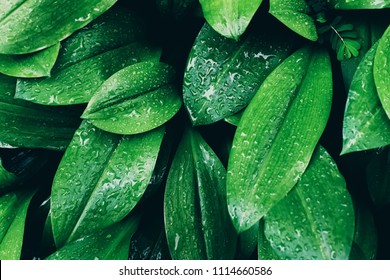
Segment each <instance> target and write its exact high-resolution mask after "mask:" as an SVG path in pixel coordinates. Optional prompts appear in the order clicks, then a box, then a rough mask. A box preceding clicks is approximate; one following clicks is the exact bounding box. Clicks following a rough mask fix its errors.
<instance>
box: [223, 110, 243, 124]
mask: <svg viewBox="0 0 390 280" xmlns="http://www.w3.org/2000/svg"><path fill="white" fill-rule="evenodd" d="M243 114H244V110H242V111H240V112H238V113H237V114H234V115H231V116H229V117H226V118H225V121H226V122H227V123H230V124H231V125H234V126H238V124H239V123H240V120H241V117H242V115H243Z"/></svg>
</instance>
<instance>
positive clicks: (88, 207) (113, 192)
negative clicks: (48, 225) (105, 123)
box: [51, 121, 164, 248]
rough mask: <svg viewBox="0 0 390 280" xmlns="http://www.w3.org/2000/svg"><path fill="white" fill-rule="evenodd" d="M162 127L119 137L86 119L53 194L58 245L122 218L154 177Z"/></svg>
mask: <svg viewBox="0 0 390 280" xmlns="http://www.w3.org/2000/svg"><path fill="white" fill-rule="evenodd" d="M163 136H164V129H162V128H161V129H158V130H154V131H151V132H148V133H144V134H139V135H133V136H119V135H114V134H110V133H107V132H104V131H101V130H99V129H97V128H95V127H94V126H93V125H92V124H90V123H89V122H87V121H84V122H83V123H82V124H81V126H80V128H79V129H78V130H77V131H76V133H75V135H74V137H73V139H72V142H71V143H70V144H69V147H68V148H67V150H66V151H65V154H64V157H63V158H62V160H61V163H60V166H59V167H58V170H57V173H56V175H55V178H54V182H53V187H52V196H51V211H52V212H51V213H52V225H53V233H54V239H55V242H56V245H57V247H58V248H60V247H61V246H62V245H64V243H66V242H69V241H74V240H76V239H78V238H81V237H83V236H85V235H88V234H90V233H92V232H95V231H97V230H100V229H102V228H104V227H107V226H110V225H112V224H114V223H116V222H118V221H120V220H121V219H123V218H124V217H125V216H126V215H127V214H128V213H129V212H130V211H131V210H132V209H133V208H134V206H135V205H136V204H137V203H138V201H139V200H140V199H141V197H142V195H143V193H144V192H145V189H146V187H147V186H148V184H149V181H150V179H151V177H152V173H153V170H154V166H155V164H156V160H157V156H158V153H159V149H160V145H161V142H162V139H163Z"/></svg>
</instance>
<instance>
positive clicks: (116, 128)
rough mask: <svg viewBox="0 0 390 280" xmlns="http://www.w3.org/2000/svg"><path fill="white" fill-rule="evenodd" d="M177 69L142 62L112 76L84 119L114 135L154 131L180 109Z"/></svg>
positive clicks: (85, 113) (86, 110) (95, 98)
mask: <svg viewBox="0 0 390 280" xmlns="http://www.w3.org/2000/svg"><path fill="white" fill-rule="evenodd" d="M175 80H176V73H175V71H174V69H173V68H172V67H171V66H169V65H167V64H164V63H153V62H142V63H137V64H135V65H132V66H129V67H126V68H124V69H122V70H121V71H119V72H117V73H115V74H114V75H112V76H111V77H110V78H109V79H108V80H106V81H105V82H104V83H103V85H102V86H101V87H100V88H99V89H98V90H97V92H96V93H95V94H94V95H93V97H92V98H91V100H90V102H89V103H88V107H87V108H86V109H85V111H84V113H83V115H82V118H84V119H88V120H90V121H91V122H92V124H93V125H95V126H96V127H98V128H100V129H103V130H105V131H108V132H111V133H118V134H136V133H142V132H145V131H149V130H151V129H154V128H156V127H158V126H160V125H162V124H164V123H165V122H167V121H168V120H169V119H170V118H172V117H173V116H174V115H175V114H176V113H177V111H179V109H180V107H181V98H180V96H179V94H178V90H177V88H176V85H175Z"/></svg>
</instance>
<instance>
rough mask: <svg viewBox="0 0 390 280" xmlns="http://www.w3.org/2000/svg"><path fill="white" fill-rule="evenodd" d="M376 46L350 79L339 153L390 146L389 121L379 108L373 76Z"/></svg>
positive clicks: (380, 107)
mask: <svg viewBox="0 0 390 280" xmlns="http://www.w3.org/2000/svg"><path fill="white" fill-rule="evenodd" d="M377 47H378V43H376V44H375V45H374V46H373V47H372V48H371V49H370V50H369V51H368V52H367V54H366V55H365V57H364V58H363V60H362V61H361V63H360V64H359V67H358V68H357V70H356V73H355V75H354V77H353V80H352V83H351V87H350V90H349V93H348V99H347V104H346V108H345V113H344V123H343V150H342V152H341V154H347V153H350V152H355V151H364V150H368V149H374V148H378V147H383V146H386V145H388V144H390V120H389V118H388V117H387V116H386V113H385V111H384V110H383V107H382V106H381V103H380V100H379V98H378V94H377V91H376V88H375V83H374V76H373V61H374V57H375V53H376V52H377Z"/></svg>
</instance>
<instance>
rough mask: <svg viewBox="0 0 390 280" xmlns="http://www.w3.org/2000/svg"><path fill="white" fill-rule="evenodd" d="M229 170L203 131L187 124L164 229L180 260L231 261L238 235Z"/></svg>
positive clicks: (168, 196) (167, 194) (173, 168)
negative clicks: (228, 189)
mask: <svg viewBox="0 0 390 280" xmlns="http://www.w3.org/2000/svg"><path fill="white" fill-rule="evenodd" d="M225 176H226V170H225V168H224V167H223V165H222V163H221V162H220V160H219V159H218V157H217V156H216V155H215V153H214V152H213V151H212V150H211V148H210V147H209V146H208V145H207V144H206V142H205V141H204V140H203V138H202V137H201V136H200V134H199V133H198V132H196V131H194V130H192V129H190V128H188V129H187V130H186V132H185V134H184V136H183V139H182V140H181V142H180V145H179V147H178V150H177V152H176V155H175V157H174V160H173V163H172V166H171V169H170V171H169V175H168V179H167V185H166V189H165V196H164V216H165V230H166V235H167V240H168V246H169V249H170V252H171V256H172V258H173V259H176V260H188V259H190V260H192V259H212V260H216V259H232V258H233V257H234V253H235V243H236V234H235V232H234V229H233V226H232V224H231V221H230V219H229V214H228V211H227V207H226V193H225Z"/></svg>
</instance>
